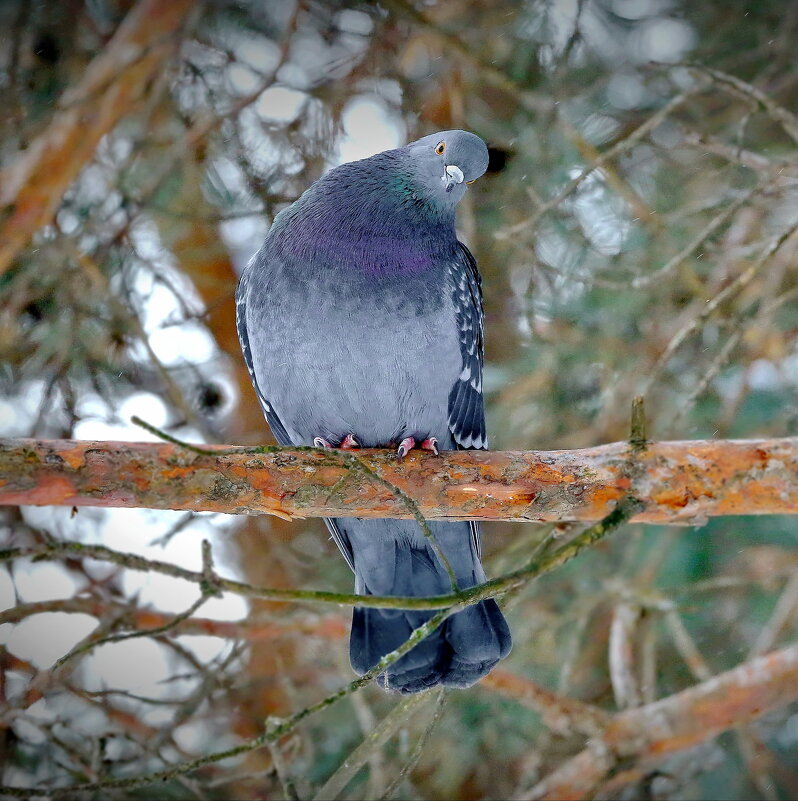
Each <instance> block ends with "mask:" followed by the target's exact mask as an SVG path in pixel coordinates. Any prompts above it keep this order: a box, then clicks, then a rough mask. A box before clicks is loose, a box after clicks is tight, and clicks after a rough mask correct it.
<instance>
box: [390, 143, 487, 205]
mask: <svg viewBox="0 0 798 801" xmlns="http://www.w3.org/2000/svg"><path fill="white" fill-rule="evenodd" d="M404 150H405V152H406V154H407V156H408V157H409V160H410V171H411V174H412V178H413V183H414V184H415V185H416V188H417V190H420V191H421V192H423V194H424V195H426V198H427V199H428V200H431V201H433V202H434V203H436V205H437V204H441V205H444V206H455V205H456V204H457V203H458V202H459V201H460V200H461V199H462V197H463V195H464V194H465V191H466V184H470V183H472V182H473V181H476V180H477V178H479V177H480V176H481V175H483V174H484V173H485V170H486V169H487V168H488V148H487V146H486V145H485V143H484V142H483V141H482V140H481V139H480V138H479V137H478V136H475V135H474V134H472V133H469V132H468V131H440V132H438V133H434V134H430V135H429V136H425V137H423V138H422V139H418V140H417V141H415V142H411V143H410V144H409V145H407V146H406V147H405V148H404Z"/></svg>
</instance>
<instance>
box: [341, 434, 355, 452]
mask: <svg viewBox="0 0 798 801" xmlns="http://www.w3.org/2000/svg"><path fill="white" fill-rule="evenodd" d="M338 447H339V448H340V449H341V450H342V451H352V450H354V449H355V448H359V447H360V443H359V442H358V441H357V440H356V439H355V438H354V436H352V434H347V435H346V436H345V437H344V438H343V439H342V440H341V444H340V445H339V446H338Z"/></svg>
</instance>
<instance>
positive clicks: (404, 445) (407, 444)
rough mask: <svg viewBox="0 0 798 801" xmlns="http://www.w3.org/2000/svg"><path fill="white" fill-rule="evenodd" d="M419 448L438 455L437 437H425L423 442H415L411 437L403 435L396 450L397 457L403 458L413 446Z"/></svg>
mask: <svg viewBox="0 0 798 801" xmlns="http://www.w3.org/2000/svg"><path fill="white" fill-rule="evenodd" d="M416 447H418V448H421V450H423V451H430V452H431V453H434V454H435V455H436V456H437V455H438V453H439V451H438V438H437V437H427V439H425V440H424V441H423V442H420V443H419V442H416V440H415V439H414V438H413V437H405V438H404V439H403V440H402V441H401V442H400V443H399V448H398V449H397V451H396V455H397V457H399V458H400V459H404V458H405V456H407V454H408V453H410V451H412V450H413V448H416Z"/></svg>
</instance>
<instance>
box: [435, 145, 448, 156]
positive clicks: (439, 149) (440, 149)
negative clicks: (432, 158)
mask: <svg viewBox="0 0 798 801" xmlns="http://www.w3.org/2000/svg"><path fill="white" fill-rule="evenodd" d="M444 150H446V142H438V144H437V145H435V152H436V153H437V154H438V155H439V156H442V155H443V151H444Z"/></svg>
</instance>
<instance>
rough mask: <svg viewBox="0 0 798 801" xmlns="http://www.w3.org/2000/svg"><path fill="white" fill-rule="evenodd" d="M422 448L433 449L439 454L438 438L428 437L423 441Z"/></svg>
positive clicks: (425, 449)
mask: <svg viewBox="0 0 798 801" xmlns="http://www.w3.org/2000/svg"><path fill="white" fill-rule="evenodd" d="M421 450H424V451H432V452H433V453H434V454H435V455H436V456H437V455H438V438H437V437H428V438H427V439H425V440H424V441H423V442H422V443H421Z"/></svg>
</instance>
